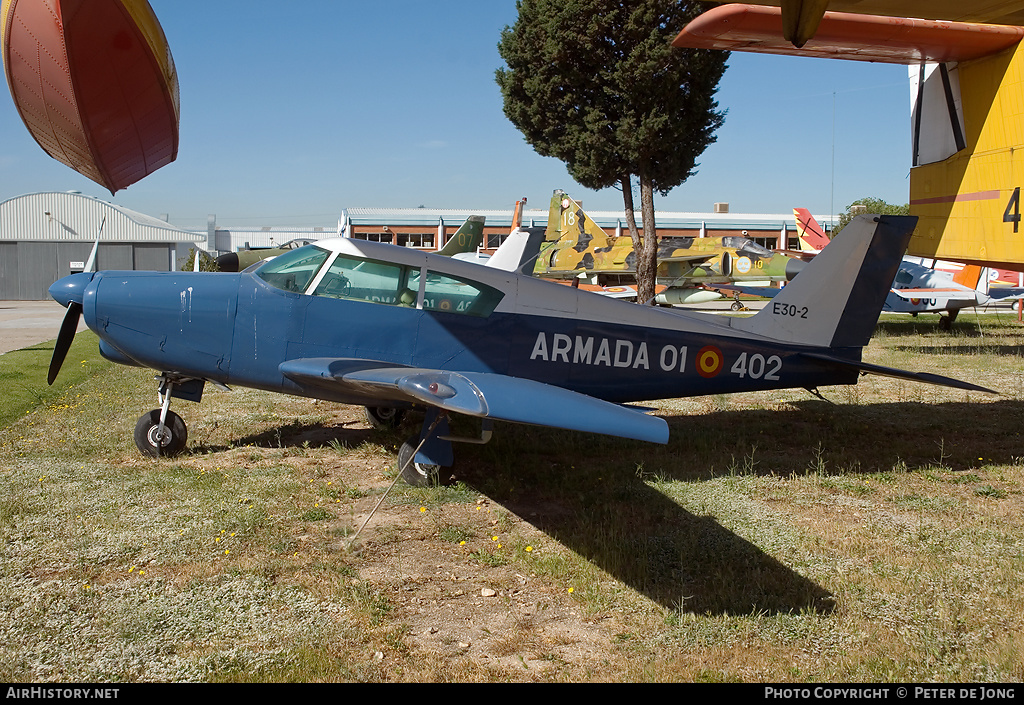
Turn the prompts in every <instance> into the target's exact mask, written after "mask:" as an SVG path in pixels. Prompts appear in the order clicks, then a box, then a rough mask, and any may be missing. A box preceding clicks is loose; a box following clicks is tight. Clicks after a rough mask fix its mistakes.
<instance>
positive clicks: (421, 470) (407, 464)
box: [398, 436, 449, 487]
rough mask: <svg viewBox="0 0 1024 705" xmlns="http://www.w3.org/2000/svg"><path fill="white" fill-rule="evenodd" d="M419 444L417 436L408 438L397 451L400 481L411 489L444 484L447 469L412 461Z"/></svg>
mask: <svg viewBox="0 0 1024 705" xmlns="http://www.w3.org/2000/svg"><path fill="white" fill-rule="evenodd" d="M419 444H420V438H419V436H410V437H409V438H408V440H406V441H405V443H403V444H402V447H401V448H399V449H398V470H399V472H400V473H401V474H402V479H403V480H405V483H406V484H407V485H411V486H412V487H433V486H435V485H442V484H444V480H447V478H448V475H449V473H448V470H447V468H443V467H441V466H440V465H429V464H427V463H417V462H416V461H415V460H413V455H414V453H415V452H416V447H417V446H419Z"/></svg>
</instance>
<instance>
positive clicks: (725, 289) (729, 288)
mask: <svg viewBox="0 0 1024 705" xmlns="http://www.w3.org/2000/svg"><path fill="white" fill-rule="evenodd" d="M704 288H705V289H710V290H711V291H718V292H721V293H723V294H739V295H740V296H760V297H762V298H765V299H771V298H774V297H775V296H776V295H777V294H778V293H779V292H780V291H782V289H780V288H778V287H777V286H743V285H741V284H709V285H707V286H705V287H704Z"/></svg>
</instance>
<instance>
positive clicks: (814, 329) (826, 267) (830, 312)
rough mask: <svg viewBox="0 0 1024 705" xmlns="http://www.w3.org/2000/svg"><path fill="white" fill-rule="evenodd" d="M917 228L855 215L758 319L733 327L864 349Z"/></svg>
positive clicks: (899, 220) (909, 222)
mask: <svg viewBox="0 0 1024 705" xmlns="http://www.w3.org/2000/svg"><path fill="white" fill-rule="evenodd" d="M916 225H917V218H916V217H914V216H897V215H861V216H858V217H857V218H855V219H854V220H853V221H852V222H851V223H850V224H849V225H847V226H846V227H845V228H843V230H842V232H841V233H840V234H839V235H838V236H837V237H836V238H835V239H834V240H832V242H831V244H830V245H829V246H828V247H826V248H825V249H824V250H822V251H821V254H819V255H817V256H816V257H815V258H814V259H813V260H812V261H811V262H810V263H809V264H808V265H807V266H806V267H805V268H804V269H803V271H802V272H800V276H798V277H796V278H795V279H794V280H793V281H791V282H790V283H789V284H787V285H786V287H785V288H784V289H783V290H782V291H780V292H779V294H778V295H777V296H776V297H775V298H774V299H772V300H771V301H769V302H768V303H767V305H765V307H764V308H763V309H762V310H761V311H759V312H758V313H757V315H755V316H753V317H751V318H734V319H732V326H733V327H734V328H739V329H742V330H746V331H749V332H751V333H756V334H758V335H764V336H767V337H769V338H774V339H776V340H784V341H786V342H790V343H798V344H804V345H815V346H825V347H862V346H864V345H867V342H868V340H870V338H871V333H872V332H873V331H874V328H875V325H876V324H877V322H878V314H879V313H880V312H881V310H882V305H883V304H884V303H885V297H886V295H887V294H888V293H889V289H890V288H891V286H892V282H893V278H894V277H895V276H896V271H897V270H898V269H899V266H900V262H901V261H902V258H903V253H904V252H905V251H906V249H907V243H909V242H910V236H911V235H912V234H913V232H914V227H915V226H916Z"/></svg>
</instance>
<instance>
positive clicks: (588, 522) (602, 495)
mask: <svg viewBox="0 0 1024 705" xmlns="http://www.w3.org/2000/svg"><path fill="white" fill-rule="evenodd" d="M1022 418H1024V402H1020V401H1013V400H1000V401H996V402H991V403H985V404H977V403H967V402H947V403H930V404H921V403H917V402H895V403H881V404H843V405H838V404H829V403H827V402H824V401H820V400H816V399H811V400H805V401H799V402H789V403H787V405H786V407H785V408H782V409H778V410H768V409H736V410H730V409H725V410H721V411H715V412H710V413H705V414H701V415H695V416H674V417H667V420H668V422H669V426H670V431H671V440H670V442H669V443H668V444H667V445H665V446H659V445H654V444H644V443H638V442H631V441H625V440H621V439H615V438H610V437H606V436H597V435H593V434H584V433H572V432H565V431H558V430H554V429H550V428H542V427H533V426H523V425H514V424H498V426H497V428H496V429H495V430H496V433H495V438H494V439H493V440H492V441H491V443H490V444H488V445H485V446H472V445H460V446H458V447H457V448H456V457H457V459H458V460H457V465H456V477H457V479H458V480H459V481H461V482H464V483H465V484H466V485H467V486H469V487H470V488H472V489H474V490H476V491H479V492H481V493H483V494H484V495H486V496H488V497H489V498H491V499H492V500H493V501H494V502H497V503H499V504H501V505H502V506H504V507H506V508H507V509H508V510H509V511H510V512H512V513H514V514H516V515H518V516H521V517H523V518H524V519H526V520H527V521H529V522H530V523H531V524H533V525H534V526H536V527H537V528H538V529H540V530H541V531H543V532H545V533H546V534H548V535H549V536H551V538H552V539H554V540H556V541H558V542H559V543H561V544H562V545H564V546H566V547H567V548H569V549H570V550H572V551H574V552H576V553H577V554H579V555H580V556H581V557H583V558H584V559H586V560H587V561H588V562H590V563H591V564H593V565H595V566H597V567H599V568H601V569H602V570H604V571H606V572H607V573H608V574H610V575H611V576H613V577H614V578H615V579H616V580H618V581H620V582H622V583H623V584H625V585H627V586H629V587H631V588H633V589H635V590H636V591H638V592H640V593H641V594H644V595H645V596H647V597H648V598H649V599H651V600H652V601H654V602H656V603H657V604H659V605H662V606H663V607H665V608H668V609H677V610H681V611H685V612H690V613H695V614H720V615H749V614H751V613H764V614H790V613H801V612H813V613H818V614H827V613H829V612H831V611H832V610H833V609H834V602H833V599H832V595H831V594H830V593H829V592H828V591H827V590H825V589H824V588H823V587H821V586H820V585H818V584H816V583H815V582H814V581H812V580H809V579H807V578H806V577H804V576H802V575H800V574H799V573H798V572H796V571H795V570H793V569H792V568H791V567H789V566H787V565H785V564H784V563H782V562H781V561H780V560H778V559H777V558H776V557H774V556H772V555H770V554H769V553H767V552H766V551H765V550H764V549H762V548H761V547H759V546H757V545H755V544H754V543H752V542H750V541H748V540H747V539H745V538H743V537H742V536H739V535H738V534H737V533H735V532H734V531H731V530H729V529H727V528H726V527H724V526H722V525H721V524H720V523H719V522H718V521H717V520H716V519H715V518H714V517H713V516H711V515H710V514H707V515H702V514H699V513H693V512H691V511H688V510H687V509H685V508H684V507H682V506H680V504H679V503H677V502H676V501H675V500H673V499H672V498H670V497H668V496H666V495H665V494H664V493H663V492H661V491H659V490H658V484H659V483H656V482H655V483H651V482H649V481H648V480H650V479H652V478H654V479H658V480H665V481H677V482H683V483H700V482H702V481H708V480H712V479H714V478H719V477H727V476H733V475H738V476H771V475H774V476H782V477H790V476H794V475H795V476H802V475H821V476H828V475H857V474H872V473H897V474H898V473H906V472H910V471H914V470H915V469H918V468H927V469H930V470H937V471H941V472H958V471H965V470H968V469H971V468H977V467H978V466H979V465H981V464H988V465H991V464H1016V463H1017V462H1020V456H1022V455H1024V450H1022V448H1021V443H1020V440H1021V439H1020V430H1019V428H1018V427H1019V424H1020V420H1021V419H1022ZM459 423H467V422H466V421H465V420H464V419H463V420H458V421H456V424H459ZM410 425H413V426H414V424H412V423H411V424H410ZM453 431H454V432H455V433H456V434H457V435H473V431H472V430H471V429H469V428H467V429H458V428H454V429H453ZM399 435H401V434H400V433H399V432H394V433H382V432H375V431H372V430H364V429H345V428H339V427H337V426H323V425H319V424H314V425H303V424H301V423H293V424H289V425H286V426H282V427H280V428H278V429H272V430H269V431H265V432H262V433H260V434H255V435H251V436H247V437H245V438H240V439H239V440H238V441H237V442H236V445H256V446H263V447H288V446H303V445H305V444H308V445H309V446H311V447H323V446H326V445H332V444H333V443H336V442H340V443H342V444H344V445H347V446H350V447H351V446H355V445H358V444H359V443H362V442H365V441H369V440H380V439H386V440H387V441H389V442H391V441H393V440H394V439H395V438H397V437H398V436H399Z"/></svg>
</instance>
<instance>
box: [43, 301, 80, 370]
mask: <svg viewBox="0 0 1024 705" xmlns="http://www.w3.org/2000/svg"><path fill="white" fill-rule="evenodd" d="M81 317H82V304H80V303H78V302H77V301H72V302H71V303H69V304H68V310H67V312H66V313H65V314H64V320H63V321H62V322H61V324H60V333H58V334H57V342H56V343H54V346H53V357H51V358H50V369H49V371H48V372H47V373H46V383H47V384H51V385H52V384H53V380H55V379H57V373H58V372H60V368H61V365H63V364H64V358H65V357H67V355H68V350H69V349H70V348H71V343H72V342H74V340H75V331H77V330H78V321H79V319H81Z"/></svg>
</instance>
